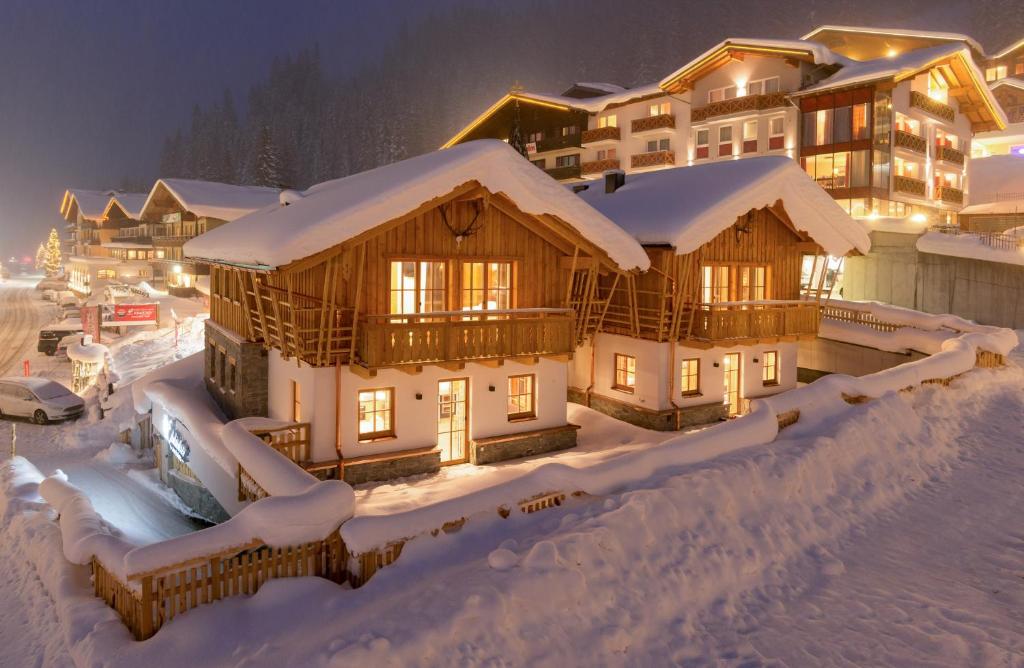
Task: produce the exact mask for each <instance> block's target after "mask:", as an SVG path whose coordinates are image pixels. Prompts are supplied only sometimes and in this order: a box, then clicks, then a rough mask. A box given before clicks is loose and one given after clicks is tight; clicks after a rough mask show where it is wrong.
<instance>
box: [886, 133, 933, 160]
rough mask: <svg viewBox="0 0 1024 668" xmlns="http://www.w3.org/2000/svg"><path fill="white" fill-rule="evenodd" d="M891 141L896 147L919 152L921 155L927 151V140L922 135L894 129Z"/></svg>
mask: <svg viewBox="0 0 1024 668" xmlns="http://www.w3.org/2000/svg"><path fill="white" fill-rule="evenodd" d="M892 143H893V146H895V147H896V148H905V149H907V150H908V151H913V152H914V153H920V154H921V155H925V154H926V153H927V152H928V142H926V141H925V140H924V137H920V136H918V135H915V134H914V133H912V132H906V131H904V130H896V132H895V133H893V139H892Z"/></svg>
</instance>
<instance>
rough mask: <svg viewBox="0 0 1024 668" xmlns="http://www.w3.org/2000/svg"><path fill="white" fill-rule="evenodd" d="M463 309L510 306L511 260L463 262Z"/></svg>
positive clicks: (505, 307)
mask: <svg viewBox="0 0 1024 668" xmlns="http://www.w3.org/2000/svg"><path fill="white" fill-rule="evenodd" d="M461 307H462V310H463V311H483V310H494V309H510V308H512V263H511V262H463V263H462V303H461Z"/></svg>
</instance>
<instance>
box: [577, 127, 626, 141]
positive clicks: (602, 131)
mask: <svg viewBox="0 0 1024 668" xmlns="http://www.w3.org/2000/svg"><path fill="white" fill-rule="evenodd" d="M620 137H621V132H620V131H619V128H618V127H612V126H608V127H604V128H593V129H591V130H584V131H583V143H584V144H592V143H594V142H599V141H618V140H619V138H620Z"/></svg>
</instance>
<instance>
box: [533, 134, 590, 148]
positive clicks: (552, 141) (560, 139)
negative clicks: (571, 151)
mask: <svg viewBox="0 0 1024 668" xmlns="http://www.w3.org/2000/svg"><path fill="white" fill-rule="evenodd" d="M579 146H580V133H579V132H577V133H576V134H574V135H558V136H555V137H545V138H544V139H541V140H540V141H539V142H537V152H538V153H543V152H544V151H557V150H559V149H563V148H579Z"/></svg>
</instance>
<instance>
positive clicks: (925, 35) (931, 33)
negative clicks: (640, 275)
mask: <svg viewBox="0 0 1024 668" xmlns="http://www.w3.org/2000/svg"><path fill="white" fill-rule="evenodd" d="M828 31H831V32H855V33H866V34H869V35H874V36H880V35H891V36H893V37H920V38H922V39H937V40H948V41H954V42H964V43H965V44H968V45H970V47H971V48H972V49H974V50H975V51H977V52H978V53H982V54H983V53H985V49H983V48H982V47H981V44H979V43H978V42H977V41H976V40H975V39H974V38H973V37H971V36H970V35H964V34H962V33H956V32H938V31H935V30H911V29H909V28H873V27H871V26H839V25H823V26H818V27H817V28H815V29H814V30H812V31H811V32H809V33H807V34H806V35H804V36H803V37H801V38H800V39H814V37H815V36H816V35H817V34H818V33H821V32H828Z"/></svg>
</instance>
